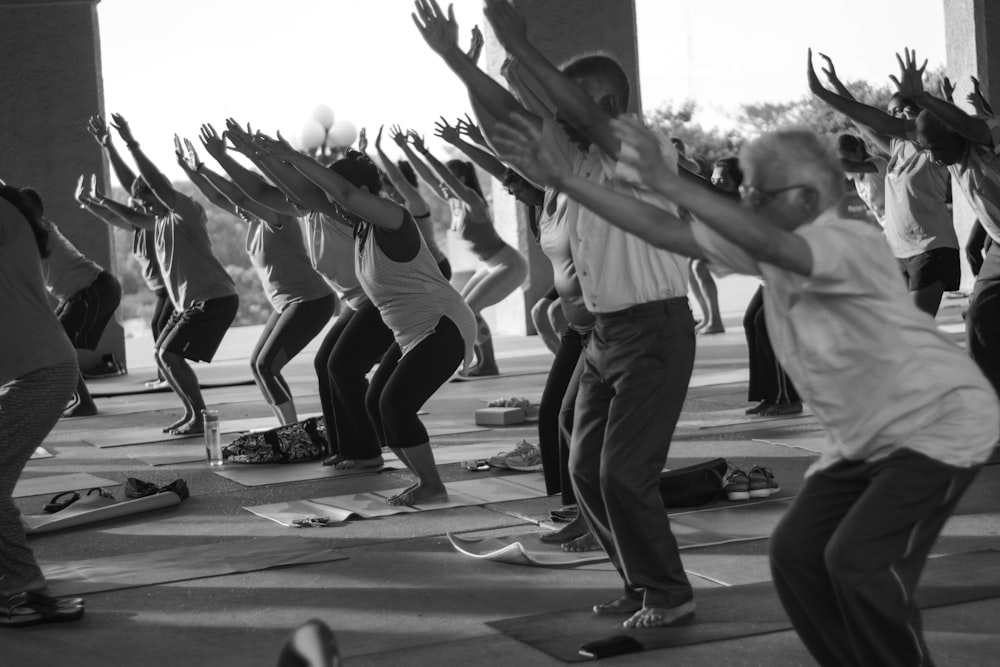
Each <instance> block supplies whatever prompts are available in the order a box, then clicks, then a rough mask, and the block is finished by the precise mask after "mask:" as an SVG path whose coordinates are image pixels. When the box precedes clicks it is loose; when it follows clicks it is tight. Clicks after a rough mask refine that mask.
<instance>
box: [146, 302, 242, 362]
mask: <svg viewBox="0 0 1000 667" xmlns="http://www.w3.org/2000/svg"><path fill="white" fill-rule="evenodd" d="M239 308H240V299H239V297H238V296H236V295H235V294H231V295H229V296H221V297H219V298H217V299H209V300H208V301H196V302H195V303H194V304H193V305H191V306H189V307H188V308H185V309H184V310H180V311H175V312H174V314H173V315H171V316H170V321H169V322H167V326H165V327H163V331H161V332H160V337H159V338H157V339H156V349H157V350H165V351H167V352H172V353H173V354H178V355H180V356H182V357H184V358H185V359H190V360H191V361H211V360H212V357H214V356H215V352H216V350H218V349H219V344H220V343H221V342H222V339H223V337H225V335H226V332H227V331H229V325H231V324H232V323H233V320H234V319H236V311H237V310H239Z"/></svg>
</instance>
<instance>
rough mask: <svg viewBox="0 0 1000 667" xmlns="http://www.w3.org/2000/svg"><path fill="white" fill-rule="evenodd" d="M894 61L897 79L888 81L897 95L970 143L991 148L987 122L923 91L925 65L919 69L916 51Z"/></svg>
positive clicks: (990, 136)
mask: <svg viewBox="0 0 1000 667" xmlns="http://www.w3.org/2000/svg"><path fill="white" fill-rule="evenodd" d="M896 60H897V61H898V62H899V78H897V77H895V76H892V77H889V78H890V79H892V82H893V83H895V84H896V87H897V88H899V94H900V95H905V96H907V97H909V98H910V99H912V100H913V101H914V102H916V103H917V104H919V105H920V106H922V107H923V108H924V109H927V111H929V112H931V113H932V114H934V116H936V117H937V118H938V120H940V121H941V122H942V123H944V124H945V125H947V126H948V127H950V128H951V129H952V130H954V131H955V132H957V133H958V134H960V135H962V136H963V137H965V138H966V139H968V140H969V141H972V142H975V143H977V144H980V145H982V146H989V147H990V148H992V147H993V135H992V133H991V132H990V127H989V125H988V124H987V123H986V121H984V120H983V119H982V118H976V117H975V116H970V115H969V114H967V113H965V112H964V111H962V110H961V109H959V108H958V107H956V106H955V105H954V104H951V103H949V102H946V101H944V100H942V99H938V98H936V97H934V96H933V95H931V94H930V93H928V92H927V91H926V90H924V84H923V75H924V69H925V68H926V67H927V61H926V60H925V61H924V64H923V65H921V66H920V67H919V68H918V67H917V52H916V51H912V50H910V49H905V51H904V55H903V56H902V57H900V55H899V54H898V53H897V54H896Z"/></svg>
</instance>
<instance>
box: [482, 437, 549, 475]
mask: <svg viewBox="0 0 1000 667" xmlns="http://www.w3.org/2000/svg"><path fill="white" fill-rule="evenodd" d="M489 464H490V466H491V467H493V468H509V469H510V470H520V471H523V472H530V471H535V470H541V469H542V450H540V449H539V448H538V445H535V444H532V443H530V442H528V441H527V440H522V441H521V442H519V443H517V446H516V447H514V449H513V450H511V451H509V452H498V453H497V454H496V455H495V456H491V457H490V458H489Z"/></svg>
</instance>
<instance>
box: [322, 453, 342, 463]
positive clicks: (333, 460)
mask: <svg viewBox="0 0 1000 667" xmlns="http://www.w3.org/2000/svg"><path fill="white" fill-rule="evenodd" d="M341 460H342V459H341V458H340V454H334V455H333V456H328V457H326V458H325V459H323V465H325V466H335V465H337V464H338V463H340V462H341Z"/></svg>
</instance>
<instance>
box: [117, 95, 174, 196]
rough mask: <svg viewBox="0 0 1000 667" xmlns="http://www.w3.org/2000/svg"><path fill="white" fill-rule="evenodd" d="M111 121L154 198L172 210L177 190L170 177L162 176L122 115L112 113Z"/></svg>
mask: <svg viewBox="0 0 1000 667" xmlns="http://www.w3.org/2000/svg"><path fill="white" fill-rule="evenodd" d="M111 121H112V127H114V128H115V129H116V130H118V134H119V135H120V136H121V138H122V140H123V141H124V142H125V146H126V147H127V148H128V150H129V152H130V153H131V154H132V159H134V160H135V164H136V166H137V167H139V175H140V176H142V178H143V180H145V181H146V183H148V184H149V187H150V189H151V190H152V191H153V194H154V195H156V198H157V199H159V200H160V201H161V202H162V203H163V205H164V206H166V207H167V208H168V209H170V210H173V209H174V207H175V206H176V205H177V190H175V189H174V186H173V184H172V183H171V182H170V179H168V178H167V177H166V176H164V175H163V172H161V171H160V170H159V169H158V168H157V166H156V165H155V164H153V161H152V160H150V159H149V158H148V157H146V154H145V153H143V152H142V149H141V148H140V147H139V142H138V141H136V140H135V137H133V136H132V128H130V127H129V125H128V121H127V120H125V117H124V116H122V115H121V114H117V113H116V114H112V115H111Z"/></svg>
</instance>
